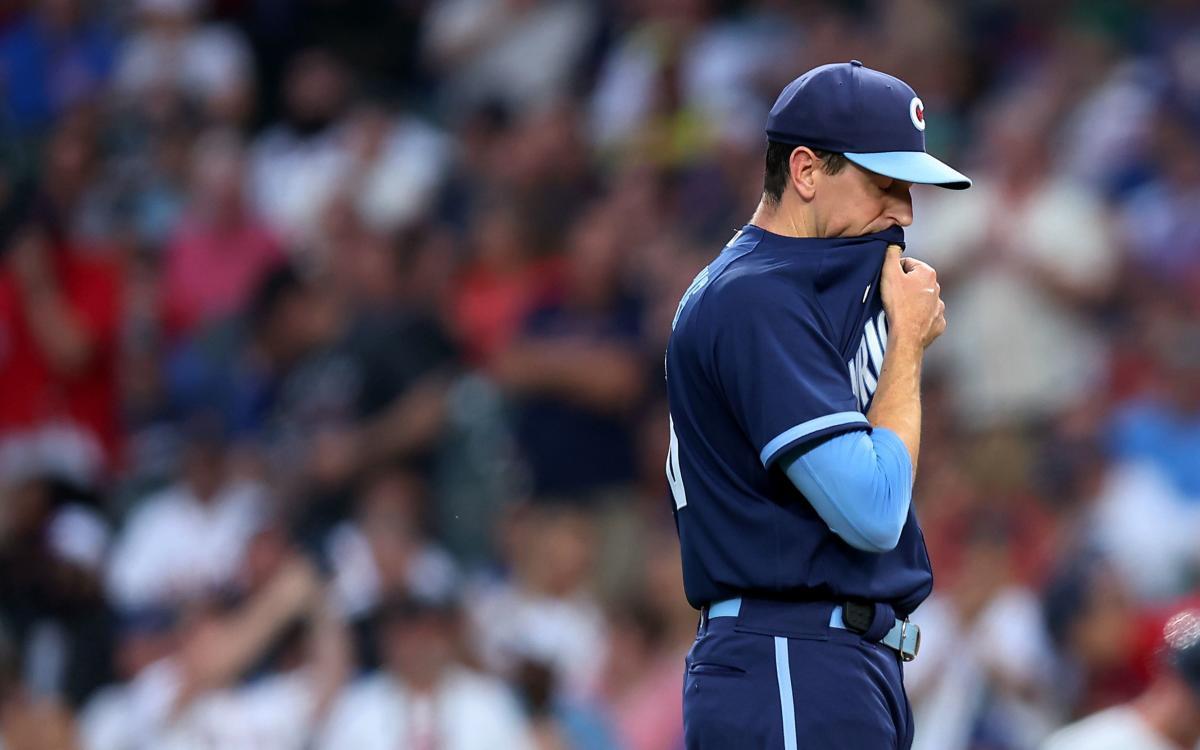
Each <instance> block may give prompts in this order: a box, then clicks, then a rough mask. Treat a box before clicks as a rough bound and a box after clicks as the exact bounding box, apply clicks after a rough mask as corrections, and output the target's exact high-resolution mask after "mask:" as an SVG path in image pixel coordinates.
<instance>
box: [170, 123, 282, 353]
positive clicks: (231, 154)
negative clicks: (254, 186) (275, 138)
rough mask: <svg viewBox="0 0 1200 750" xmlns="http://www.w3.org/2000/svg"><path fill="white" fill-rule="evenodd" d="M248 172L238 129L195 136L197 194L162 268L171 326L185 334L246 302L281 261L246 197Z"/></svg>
mask: <svg viewBox="0 0 1200 750" xmlns="http://www.w3.org/2000/svg"><path fill="white" fill-rule="evenodd" d="M244 173H245V160H244V155H243V149H242V144H241V143H240V140H239V138H238V137H237V136H236V135H234V134H233V133H228V132H220V131H211V132H209V133H206V134H205V135H202V136H201V137H200V139H199V140H198V141H197V143H196V146H195V152H194V154H193V156H192V189H191V202H190V205H189V206H188V208H187V210H186V212H185V214H184V215H183V216H182V217H180V219H179V223H178V224H177V226H176V229H175V231H174V233H173V235H172V236H171V238H170V240H169V242H168V245H167V248H166V254H167V257H166V259H165V266H166V267H165V269H164V270H163V289H162V297H163V303H164V307H165V308H166V309H165V315H166V319H167V327H168V328H169V329H170V330H172V331H174V332H177V333H178V334H180V335H184V336H186V335H187V334H189V333H192V332H193V331H194V329H196V328H197V327H199V326H202V325H204V324H206V323H212V322H215V321H217V320H220V319H222V318H226V317H228V316H230V315H233V314H235V313H237V312H238V311H239V310H242V309H243V308H244V307H245V305H246V303H247V301H248V300H249V297H250V295H251V294H252V293H253V291H254V287H255V285H257V284H258V282H259V280H260V279H261V278H262V277H263V276H264V275H265V273H266V272H267V271H269V270H271V269H272V268H273V267H274V266H276V265H279V264H280V263H282V262H283V252H282V249H281V248H280V246H279V242H278V241H277V240H276V239H275V237H274V235H273V234H272V233H271V231H270V230H268V229H267V227H266V226H264V225H263V224H262V223H261V222H260V221H259V220H258V219H257V218H256V217H255V216H254V215H253V213H251V211H250V209H249V206H248V205H247V204H246V202H245V200H244V198H243V194H242V190H243V184H244V181H245V174H244Z"/></svg>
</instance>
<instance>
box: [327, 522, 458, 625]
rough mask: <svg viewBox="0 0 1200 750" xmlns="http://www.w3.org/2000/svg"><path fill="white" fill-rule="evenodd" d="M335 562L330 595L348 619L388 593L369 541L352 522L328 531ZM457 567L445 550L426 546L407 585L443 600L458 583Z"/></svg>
mask: <svg viewBox="0 0 1200 750" xmlns="http://www.w3.org/2000/svg"><path fill="white" fill-rule="evenodd" d="M327 551H328V553H329V559H330V562H331V563H332V564H333V588H332V590H331V594H332V596H333V601H334V603H335V606H336V607H337V610H338V611H339V612H340V613H341V614H342V616H343V617H345V618H347V619H351V620H352V619H355V618H357V617H359V616H361V615H364V614H366V613H367V612H369V611H370V610H371V609H373V608H374V607H375V606H376V605H378V604H379V603H380V600H381V599H382V598H383V597H384V596H385V595H387V594H389V593H391V592H389V591H386V590H385V589H386V588H387V587H386V585H385V583H384V580H383V577H382V574H381V573H380V571H379V566H378V564H377V563H376V561H375V556H374V554H373V553H372V550H371V545H370V542H368V541H367V538H366V536H364V535H363V533H362V532H361V531H360V530H359V529H358V527H357V525H355V524H353V523H343V524H340V525H339V526H337V527H335V528H334V529H333V531H331V532H330V533H329V541H328V543H327ZM458 578H459V573H458V567H457V566H456V565H455V564H454V560H453V559H452V558H451V557H450V555H449V554H447V553H446V551H445V550H443V549H441V548H440V547H438V546H436V545H433V544H425V545H423V546H422V547H421V548H420V549H419V550H418V551H417V552H416V554H414V555H413V556H412V559H411V561H410V563H409V567H408V570H407V576H406V580H405V581H404V584H405V586H406V588H407V590H408V592H409V593H411V594H413V595H414V596H416V597H417V598H419V599H425V600H429V601H444V600H445V599H446V598H447V596H448V595H449V594H450V593H451V592H452V591H453V590H454V588H455V586H456V585H457V583H458Z"/></svg>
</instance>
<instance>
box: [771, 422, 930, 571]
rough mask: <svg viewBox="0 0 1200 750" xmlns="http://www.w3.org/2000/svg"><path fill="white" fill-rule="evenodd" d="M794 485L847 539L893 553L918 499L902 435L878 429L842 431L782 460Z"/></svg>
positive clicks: (859, 545)
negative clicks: (915, 498) (910, 507)
mask: <svg viewBox="0 0 1200 750" xmlns="http://www.w3.org/2000/svg"><path fill="white" fill-rule="evenodd" d="M780 466H782V467H783V469H784V471H785V472H787V475H788V478H789V479H791V480H792V484H794V485H796V488H797V489H799V490H800V491H801V492H803V493H804V496H805V497H806V498H808V501H809V503H811V504H812V506H813V508H814V509H815V510H816V511H817V514H818V515H820V516H821V518H822V520H824V521H825V523H826V524H828V525H829V528H830V529H831V530H832V531H833V533H835V534H837V535H838V536H840V537H841V538H842V539H844V540H846V543H847V544H849V545H850V546H852V547H855V548H857V549H860V550H863V551H866V552H887V551H888V550H891V549H894V548H895V546H896V544H897V542H899V541H900V532H901V531H903V530H904V522H905V521H906V520H907V518H908V507H909V505H910V504H911V503H912V475H913V470H912V459H911V458H910V457H909V455H908V449H907V448H906V447H904V441H902V440H901V439H900V438H899V436H897V435H896V433H894V432H892V431H891V430H888V429H885V428H882V427H876V428H875V429H873V430H872V431H871V432H869V433H868V432H867V431H866V430H855V431H853V432H846V433H843V434H841V435H836V436H834V437H832V438H830V439H829V440H826V441H824V442H822V443H819V444H818V445H817V446H815V447H813V448H808V449H805V448H803V447H801V448H800V449H797V450H796V451H794V452H793V453H791V454H789V455H786V456H784V457H783V458H781V459H780Z"/></svg>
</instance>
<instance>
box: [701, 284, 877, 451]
mask: <svg viewBox="0 0 1200 750" xmlns="http://www.w3.org/2000/svg"><path fill="white" fill-rule="evenodd" d="M722 291H723V294H722V295H721V302H720V304H718V305H716V306H714V307H715V310H714V312H715V313H716V316H715V317H716V319H715V320H713V330H714V341H713V348H712V355H713V361H714V371H715V373H716V378H717V380H718V381H719V388H720V390H721V391H722V392H723V393H724V394H725V397H726V399H727V401H728V403H729V406H730V408H731V409H732V411H733V413H734V417H735V419H736V420H737V421H738V423H739V424H740V425H741V427H742V429H743V430H744V431H745V433H746V435H747V437H749V439H750V440H751V442H752V443H753V444H754V447H755V449H756V450H757V451H758V455H759V459H760V460H761V461H762V463H763V466H767V467H769V466H771V464H772V462H773V461H774V460H775V459H777V458H778V457H779V456H781V455H782V454H783V453H785V452H786V451H788V450H789V449H791V448H794V447H796V446H799V445H801V444H803V443H805V442H808V441H811V440H814V439H816V438H819V437H825V436H828V435H833V434H837V433H840V432H846V431H848V430H853V429H864V428H867V427H869V423H868V422H867V418H866V416H865V415H864V414H863V413H862V412H861V411H860V410H859V406H858V400H857V398H856V397H855V395H854V390H853V388H852V387H851V385H850V375H849V366H848V364H847V363H846V362H844V361H842V357H841V355H840V354H839V352H838V348H837V346H836V345H835V344H834V343H833V341H831V340H830V337H829V334H828V332H827V326H826V325H825V324H824V317H823V315H822V313H821V311H820V310H819V309H818V307H817V303H816V301H815V300H814V299H812V298H811V297H809V296H806V295H803V294H802V290H799V289H796V288H794V287H793V286H791V285H790V284H787V283H784V281H783V280H781V279H775V278H772V277H766V278H761V277H759V278H742V279H739V280H737V281H736V282H735V283H733V284H730V285H728V286H727V287H726V288H725V289H723V290H722Z"/></svg>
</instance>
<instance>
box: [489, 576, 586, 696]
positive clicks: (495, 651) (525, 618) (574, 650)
mask: <svg viewBox="0 0 1200 750" xmlns="http://www.w3.org/2000/svg"><path fill="white" fill-rule="evenodd" d="M468 601H469V602H470V604H468V608H469V609H468V616H469V618H470V622H471V627H472V634H473V637H474V642H475V643H476V644H478V647H479V650H480V655H481V657H482V658H483V660H484V662H485V663H486V664H487V666H488V667H489V668H491V669H492V670H493V671H496V672H499V673H501V674H505V673H507V672H508V671H509V670H510V669H512V668H513V667H514V666H515V664H516V662H517V661H518V660H519V659H521V658H531V659H534V660H536V661H539V662H542V663H544V664H547V665H549V666H550V667H551V668H552V670H553V671H554V674H555V675H556V676H557V678H558V680H559V687H560V688H561V689H562V690H564V691H565V692H566V693H567V694H568V695H574V696H577V697H586V696H590V695H592V694H593V692H594V690H595V689H596V687H597V683H598V680H599V677H600V671H601V669H603V665H604V662H605V659H606V658H607V649H606V647H605V646H604V644H606V643H608V633H607V628H606V626H605V621H604V615H603V613H602V612H601V611H600V608H599V606H597V604H596V602H595V601H593V600H592V599H591V598H589V597H587V596H586V595H583V594H576V595H574V596H571V597H563V598H552V597H547V596H537V595H533V594H530V593H528V592H524V591H520V590H518V589H517V588H515V587H511V586H507V585H504V586H497V587H494V588H491V589H485V590H484V591H482V592H480V593H479V594H478V595H477V596H474V597H468Z"/></svg>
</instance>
